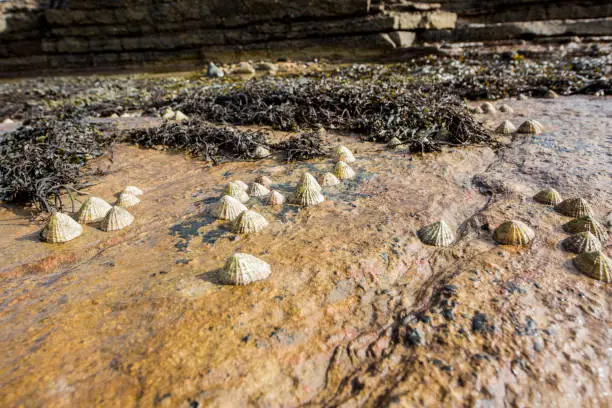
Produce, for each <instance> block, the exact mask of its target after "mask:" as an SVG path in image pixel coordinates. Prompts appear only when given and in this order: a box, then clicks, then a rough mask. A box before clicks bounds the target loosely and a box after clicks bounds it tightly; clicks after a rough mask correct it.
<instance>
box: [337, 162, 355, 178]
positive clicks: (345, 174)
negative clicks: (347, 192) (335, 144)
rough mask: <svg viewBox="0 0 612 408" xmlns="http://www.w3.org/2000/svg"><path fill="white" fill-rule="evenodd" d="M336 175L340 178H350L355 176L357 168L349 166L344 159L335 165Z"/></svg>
mask: <svg viewBox="0 0 612 408" xmlns="http://www.w3.org/2000/svg"><path fill="white" fill-rule="evenodd" d="M334 175H335V176H336V177H338V178H339V179H340V180H349V179H352V178H355V175H356V173H355V170H353V169H352V168H351V166H349V165H348V164H346V163H345V162H343V161H339V162H338V163H336V166H335V167H334Z"/></svg>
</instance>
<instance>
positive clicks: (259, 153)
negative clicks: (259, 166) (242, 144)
mask: <svg viewBox="0 0 612 408" xmlns="http://www.w3.org/2000/svg"><path fill="white" fill-rule="evenodd" d="M269 155H270V150H268V149H267V148H265V147H263V146H257V147H256V148H255V150H253V157H255V158H256V159H263V158H264V157H268V156H269Z"/></svg>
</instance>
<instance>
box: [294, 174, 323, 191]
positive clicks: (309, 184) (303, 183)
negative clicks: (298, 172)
mask: <svg viewBox="0 0 612 408" xmlns="http://www.w3.org/2000/svg"><path fill="white" fill-rule="evenodd" d="M304 189H312V190H317V191H321V185H320V184H319V182H318V181H317V179H315V178H314V176H313V175H312V174H310V173H304V174H302V178H301V180H300V184H299V185H298V190H304Z"/></svg>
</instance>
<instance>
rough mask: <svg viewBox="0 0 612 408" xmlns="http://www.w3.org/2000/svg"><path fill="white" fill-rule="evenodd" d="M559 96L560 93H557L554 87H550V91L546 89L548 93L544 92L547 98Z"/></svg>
mask: <svg viewBox="0 0 612 408" xmlns="http://www.w3.org/2000/svg"><path fill="white" fill-rule="evenodd" d="M558 97H559V94H558V93H556V92H555V91H553V90H552V89H549V90H548V91H546V93H545V94H544V98H546V99H556V98H558Z"/></svg>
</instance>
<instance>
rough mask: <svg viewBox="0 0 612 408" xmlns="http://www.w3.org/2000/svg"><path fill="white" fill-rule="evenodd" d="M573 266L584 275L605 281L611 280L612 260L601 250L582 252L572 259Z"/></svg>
mask: <svg viewBox="0 0 612 408" xmlns="http://www.w3.org/2000/svg"><path fill="white" fill-rule="evenodd" d="M573 263H574V266H575V267H576V268H577V269H578V270H579V271H580V272H582V273H583V274H585V275H586V276H588V277H590V278H593V279H597V280H600V281H602V282H605V283H610V282H612V277H611V276H610V275H611V274H612V261H610V258H608V257H607V256H606V254H604V253H603V252H601V251H595V252H583V253H582V254H580V255H578V256H577V257H576V258H574V260H573Z"/></svg>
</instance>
